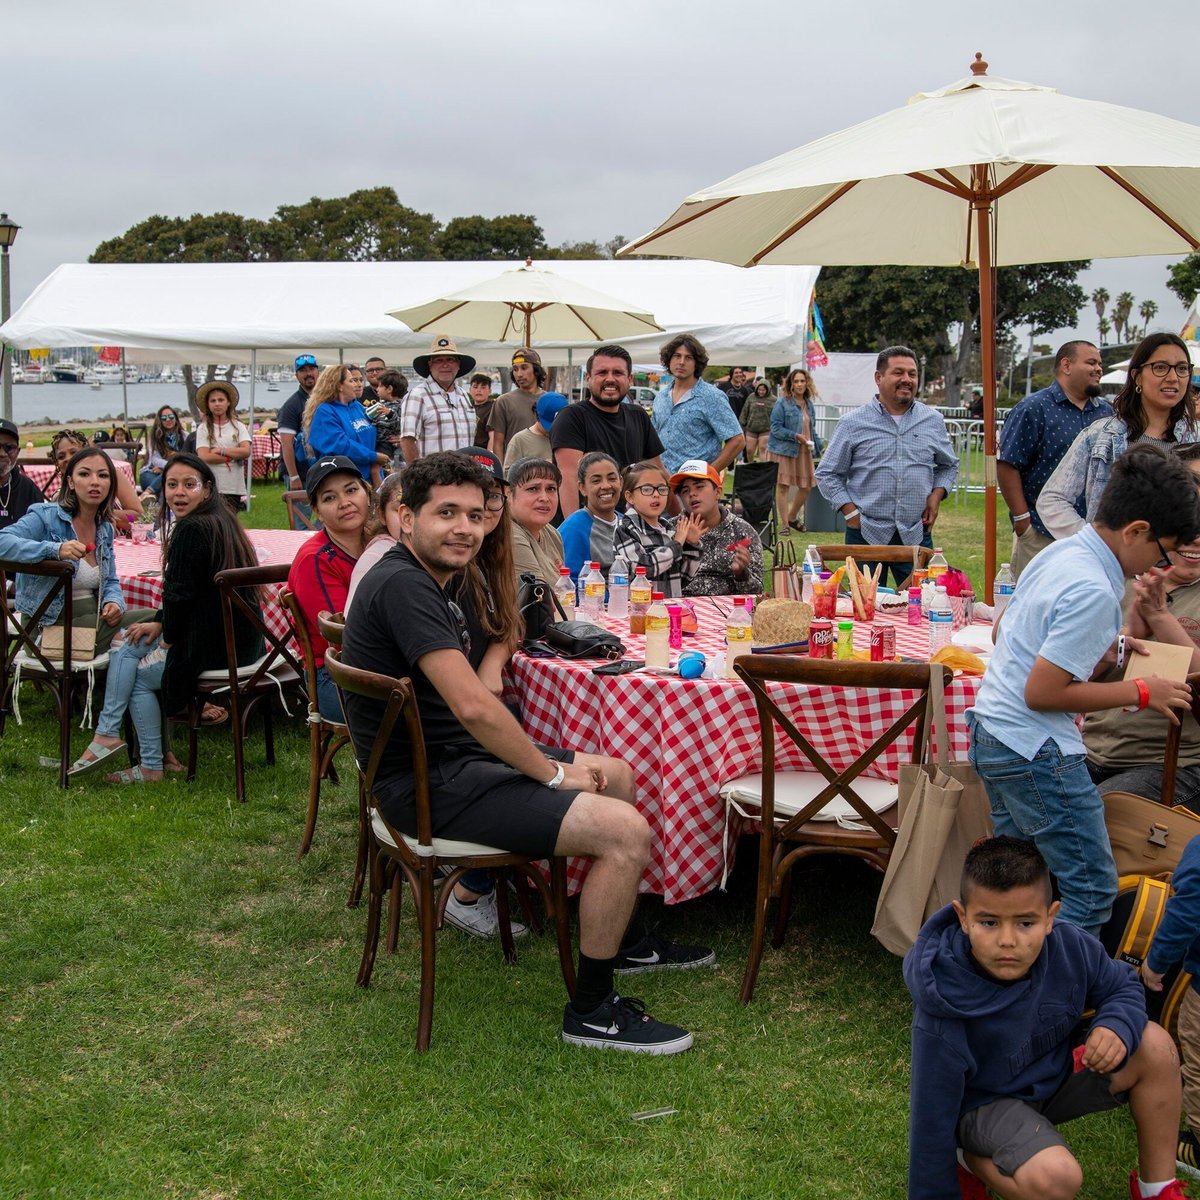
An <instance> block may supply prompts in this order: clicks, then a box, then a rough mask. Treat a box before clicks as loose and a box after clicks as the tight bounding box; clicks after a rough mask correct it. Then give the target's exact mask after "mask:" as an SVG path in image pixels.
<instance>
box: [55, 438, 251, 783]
mask: <svg viewBox="0 0 1200 1200" xmlns="http://www.w3.org/2000/svg"><path fill="white" fill-rule="evenodd" d="M163 500H164V504H165V506H166V507H169V508H170V509H171V511H172V513H173V514H174V518H175V520H174V523H173V524H172V525H171V527H170V537H169V538H168V540H167V542H166V545H165V547H164V550H163V598H162V607H161V608H160V609H159V610H158V612H157V613H155V614H153V618H154V619H153V620H149V621H145V622H142V623H140V624H137V625H133V626H131V627H130V630H129V640H128V642H127V643H126V644H125V645H124V646H122V647H121V648H120V649H119V650H117V651H115V652H114V653H113V656H112V659H111V660H110V663H109V671H108V683H107V686H106V688H105V695H104V709H103V711H102V712H101V714H100V720H99V721H98V722H97V725H96V733H95V736H94V737H93V739H92V744H91V745H90V746H89V747H88V750H87V753H86V754H85V755H84V757H83V758H81V759H80V760H79V762H78V763H76V765H75V767H73V768H72V771H71V774H72V775H82V774H86V773H87V772H89V771H93V770H95V769H96V768H97V767H98V766H99V765H100V764H101V763H102V762H105V761H106V760H107V759H109V758H111V757H112V756H113V755H114V754H115V753H116V752H117V751H119V750H120V749H122V747H123V743H122V742H121V738H120V730H121V722H122V720H123V718H124V716H125V712H126V710H127V709H128V711H129V714H130V716H131V718H132V719H133V724H134V728H135V729H136V730H137V735H138V742H139V745H140V748H141V760H142V761H141V763H140V764H139V765H138V766H136V767H133V768H132V769H131V770H127V771H118V772H116V773H115V774H113V775H108V776H106V778H107V779H108V780H109V781H110V782H113V783H148V782H153V781H155V780H159V779H161V778H162V777H163V729H162V726H163V713H164V712H165V713H166V714H167V715H168V716H170V715H172V714H174V713H176V712H179V711H180V710H182V709H183V708H185V707H186V705H187V704H188V702H189V701H190V700H191V699H192V696H193V695H194V693H195V687H196V681H197V680H198V679H199V678H200V675H201V674H202V673H203V672H204V671H211V670H217V669H219V668H222V667H224V666H225V665H226V656H225V626H224V621H223V620H222V618H221V600H220V596H221V592H220V588H219V587H218V586H217V584H216V582H215V577H216V575H217V573H218V572H220V571H224V570H228V569H230V568H232V567H253V566H257V565H258V557H257V555H256V554H255V553H254V547H253V546H251V545H250V541H249V539H248V538H247V537H246V532H245V530H244V529H242V527H241V525H239V524H238V520H237V517H236V516H235V515H234V513H233V512H232V510H231V509H230V507H229V506H228V505H227V504H226V503H225V502H224V500H223V499H222V497H221V493H220V492H219V491H218V489H217V480H216V477H215V476H214V474H213V472H212V470H211V469H210V468H209V466H208V464H207V463H206V462H204V461H203V459H201V458H198V457H197V456H196V455H194V454H188V453H186V452H184V453H182V454H177V455H176V456H175V457H174V458H172V459H171V461H170V462H169V463H168V464H167V467H166V470H165V471H163ZM247 598H248V599H249V597H247ZM254 599H257V597H254ZM234 626H235V628H234V644H235V646H236V650H237V660H238V663H239V664H241V665H245V664H247V663H252V662H254V661H255V659H257V658H260V657H261V656H262V652H263V643H262V636H261V634H260V633H259V632H258V630H257V629H256V628H255V627H254V626H253V625H251V624H250V623H249V622H248V621H247V620H246V619H245V618H244V617H240V616H239V614H238V613H237V611H236V610H235V612H234Z"/></svg>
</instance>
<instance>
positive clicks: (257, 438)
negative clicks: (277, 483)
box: [250, 433, 279, 479]
mask: <svg viewBox="0 0 1200 1200" xmlns="http://www.w3.org/2000/svg"><path fill="white" fill-rule="evenodd" d="M278 470H279V443H278V442H277V441H273V440H272V439H271V435H270V434H269V433H256V434H254V435H253V437H251V439H250V476H251V478H252V479H270V478H271V477H272V476H273V475H275V473H276V472H277V471H278Z"/></svg>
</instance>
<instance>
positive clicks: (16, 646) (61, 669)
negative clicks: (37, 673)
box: [0, 558, 75, 693]
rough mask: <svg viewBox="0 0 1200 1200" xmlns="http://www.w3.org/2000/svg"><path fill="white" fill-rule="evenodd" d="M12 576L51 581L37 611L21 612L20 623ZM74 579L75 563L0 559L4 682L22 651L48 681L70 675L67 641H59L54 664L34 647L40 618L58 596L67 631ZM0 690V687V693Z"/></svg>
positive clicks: (48, 560)
mask: <svg viewBox="0 0 1200 1200" xmlns="http://www.w3.org/2000/svg"><path fill="white" fill-rule="evenodd" d="M13 575H41V576H49V577H51V578H53V579H54V582H53V583H52V584H51V585H50V590H49V591H48V592H47V593H46V595H45V596H43V597H42V602H41V603H40V604H39V605H38V607H37V610H36V611H35V612H32V613H23V614H21V615H22V616H24V618H25V620H24V621H19V620H18V619H17V610H16V592H15V589H11V588H10V587H9V584H10V581H11V577H12V576H13ZM74 577H75V564H74V563H70V562H63V561H62V560H60V559H44V560H43V561H42V562H36V563H23V562H16V561H15V560H12V559H4V558H0V622H2V623H3V625H4V628H5V630H6V633H5V640H4V669H3V672H0V677H3V678H5V679H7V678H9V677H10V676H11V675H12V671H13V662H14V660H15V659H16V657H17V655H18V654H20V653H21V652H22V651H24V652H25V653H26V654H28V655H29V656H30V657H31V658H35V659H37V661H38V662H39V663H40V664H41V667H42V669H43V670H44V671H45V672H46V675H47V677H48V678H49V679H51V680H57V679H58V678H59V677H60V676H62V675H68V676H69V675H70V673H71V639H70V638H69V637H66V638H63V661H62V663H61V664H60V663H58V662H57V661H55V660H52V659H49V658H47V657H46V656H45V655H44V654H43V653H42V651H41V648H40V647H39V646H38V644H37V639H38V636H39V635H40V633H41V619H42V616H43V615H44V614H45V613H46V611H47V610H48V609H49V608H50V605H51V604H53V603H54V600H55V597H56V596H58V595H59V594H60V593H61V594H62V597H63V606H62V612H61V613H60V615H59V620H60V621H61V622H62V624H63V627H64V628H65V629H70V627H71V620H72V615H73V614H72V605H71V599H72V597H71V581H72V580H73V579H74ZM2 692H3V689H2V688H0V693H2Z"/></svg>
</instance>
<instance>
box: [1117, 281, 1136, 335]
mask: <svg viewBox="0 0 1200 1200" xmlns="http://www.w3.org/2000/svg"><path fill="white" fill-rule="evenodd" d="M1132 312H1133V293H1132V292H1122V293H1121V294H1120V295H1119V296H1118V297H1117V298H1116V300H1114V301H1113V328H1114V329H1115V330H1116V331H1117V338H1118V339H1119V340H1121V341H1125V342H1127V341H1129V337H1130V334H1129V316H1130V314H1131V313H1132Z"/></svg>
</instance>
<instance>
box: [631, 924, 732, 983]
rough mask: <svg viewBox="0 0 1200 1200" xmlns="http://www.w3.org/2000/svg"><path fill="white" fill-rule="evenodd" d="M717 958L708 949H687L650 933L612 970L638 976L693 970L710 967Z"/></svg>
mask: <svg viewBox="0 0 1200 1200" xmlns="http://www.w3.org/2000/svg"><path fill="white" fill-rule="evenodd" d="M716 961H717V956H716V955H715V954H714V953H713V952H712V951H711V950H710V949H709V948H708V947H707V946H684V945H682V944H680V943H679V942H668V941H667V939H666V938H664V937H660V936H659V935H658V934H657V933H648V934H646V936H645V937H644V938H642V940H641V941H640V942H635V943H634V944H633V945H632V946H630V948H629V949H628V950H622V951H621V952H620V953H619V954H618V955H617V965H616V966H615V967H614V968H613V971H614V973H615V974H617V975H639V974H641V972H643V971H690V970H691V969H692V968H693V967H711V966H712V965H713V964H714V963H716Z"/></svg>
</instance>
